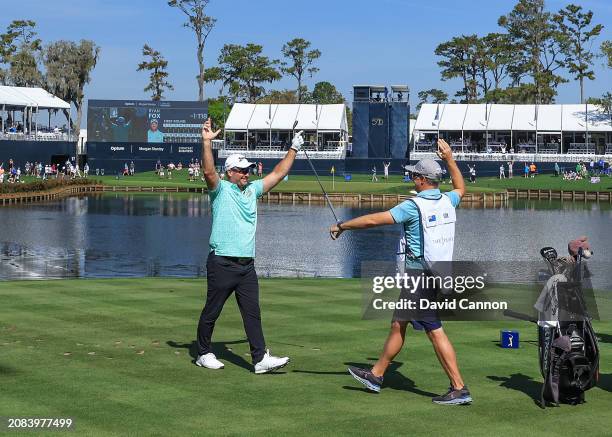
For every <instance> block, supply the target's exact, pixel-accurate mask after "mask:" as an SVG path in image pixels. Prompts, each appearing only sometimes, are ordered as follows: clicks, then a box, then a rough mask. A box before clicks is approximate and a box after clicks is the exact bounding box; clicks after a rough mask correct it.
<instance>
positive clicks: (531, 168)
mask: <svg viewBox="0 0 612 437" xmlns="http://www.w3.org/2000/svg"><path fill="white" fill-rule="evenodd" d="M537 170H538V169H537V167H536V165H535V164H534V163H533V162H532V163H531V165H529V175H530V176H531V177H532V178H535V175H536V173H537Z"/></svg>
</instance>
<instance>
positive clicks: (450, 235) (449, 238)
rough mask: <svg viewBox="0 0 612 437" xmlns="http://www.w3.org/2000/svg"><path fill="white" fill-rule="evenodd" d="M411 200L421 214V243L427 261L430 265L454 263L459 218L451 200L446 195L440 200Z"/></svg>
mask: <svg viewBox="0 0 612 437" xmlns="http://www.w3.org/2000/svg"><path fill="white" fill-rule="evenodd" d="M411 200H412V201H413V202H414V203H415V204H416V206H417V208H419V211H420V213H421V214H420V215H421V232H422V237H421V241H422V244H423V247H422V250H423V258H424V259H425V261H426V262H427V263H428V264H431V263H434V262H438V261H452V260H453V249H454V246H455V222H456V221H457V216H456V214H455V208H454V207H453V204H452V203H451V200H450V198H449V197H448V196H446V195H441V196H440V198H438V199H427V198H425V197H418V196H417V197H414V198H413V199H411Z"/></svg>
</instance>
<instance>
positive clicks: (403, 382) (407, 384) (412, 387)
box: [294, 358, 438, 398]
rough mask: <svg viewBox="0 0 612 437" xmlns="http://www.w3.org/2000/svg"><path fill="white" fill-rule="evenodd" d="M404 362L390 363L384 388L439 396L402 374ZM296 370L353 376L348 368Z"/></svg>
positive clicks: (364, 389)
mask: <svg viewBox="0 0 612 437" xmlns="http://www.w3.org/2000/svg"><path fill="white" fill-rule="evenodd" d="M368 359H369V360H372V361H375V360H376V359H375V358H368ZM344 364H345V365H346V366H355V367H361V368H362V369H369V368H371V367H372V364H371V363H354V362H347V363H344ZM402 364H403V363H400V362H397V361H393V362H392V363H391V364H390V365H389V367H388V368H387V371H386V372H385V379H384V383H383V388H390V389H393V390H402V391H409V392H411V393H414V394H417V395H419V396H426V397H430V398H431V397H434V396H438V393H431V392H428V391H425V390H421V389H419V388H418V387H417V386H416V384H415V382H414V381H413V380H412V379H410V378H407V377H405V376H404V375H402V374H401V373H400V372H398V370H397V369H399V368H400V367H401V366H402ZM294 372H295V373H309V374H312V375H338V376H344V377H351V375H350V374H349V373H348V371H347V370H345V371H342V372H320V371H314V370H294ZM342 388H343V389H344V390H354V391H362V392H366V393H372V392H371V391H370V390H367V389H366V388H363V387H353V386H348V385H345V386H342Z"/></svg>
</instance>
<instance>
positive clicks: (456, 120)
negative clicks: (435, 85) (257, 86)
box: [439, 104, 468, 130]
mask: <svg viewBox="0 0 612 437" xmlns="http://www.w3.org/2000/svg"><path fill="white" fill-rule="evenodd" d="M441 106H443V109H442V117H441V119H440V124H439V126H440V130H461V126H463V120H465V113H466V111H467V108H468V105H462V104H458V105H441Z"/></svg>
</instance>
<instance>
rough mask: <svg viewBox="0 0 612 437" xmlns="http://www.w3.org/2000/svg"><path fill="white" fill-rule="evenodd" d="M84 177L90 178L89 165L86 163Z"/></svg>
mask: <svg viewBox="0 0 612 437" xmlns="http://www.w3.org/2000/svg"><path fill="white" fill-rule="evenodd" d="M83 176H84V177H85V178H87V176H89V164H87V163H85V166H83Z"/></svg>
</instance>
